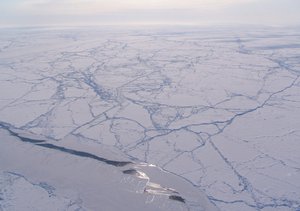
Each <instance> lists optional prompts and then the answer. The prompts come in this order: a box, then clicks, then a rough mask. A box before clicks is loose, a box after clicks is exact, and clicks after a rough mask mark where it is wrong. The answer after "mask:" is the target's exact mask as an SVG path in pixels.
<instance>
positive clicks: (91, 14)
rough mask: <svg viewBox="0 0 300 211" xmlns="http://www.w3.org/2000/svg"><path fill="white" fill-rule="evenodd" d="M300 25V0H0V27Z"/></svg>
mask: <svg viewBox="0 0 300 211" xmlns="http://www.w3.org/2000/svg"><path fill="white" fill-rule="evenodd" d="M123 23H124V24H127V23H131V24H135V23H137V24H156V23H159V24H212V23H213V24H235V23H237V24H264V25H298V24H300V0H0V26H7V25H24V26H25V25H26V26H28V25H48V24H62V25H68V24H72V25H76V24H80V25H93V24H123Z"/></svg>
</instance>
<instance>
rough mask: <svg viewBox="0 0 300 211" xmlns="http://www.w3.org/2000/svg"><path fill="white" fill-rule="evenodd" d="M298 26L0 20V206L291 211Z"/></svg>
mask: <svg viewBox="0 0 300 211" xmlns="http://www.w3.org/2000/svg"><path fill="white" fill-rule="evenodd" d="M299 43H300V28H275V27H273V28H271V27H254V26H248V27H241V28H234V27H219V28H217V27H211V28H209V27H202V28H189V27H177V28H175V27H174V28H172V27H165V28H158V27H157V28H154V27H153V28H151V27H147V28H146V27H145V28H142V27H141V28H130V29H125V28H123V29H121V28H118V27H102V28H101V27H98V28H18V29H17V28H6V29H0V81H1V82H0V210H1V211H13V210H22V211H27V210H28V211H29V210H30V211H31V210H43V211H44V210H49V211H50V210H51V211H52V210H113V211H114V210H126V211H127V210H128V211H129V210H130V211H135V210H136V211H138V210H155V211H156V210H170V211H171V210H172V211H177V210H191V211H201V210H208V211H210V210H221V211H241V210H242V211H254V210H261V211H272V210H278V211H299V210H300V45H299Z"/></svg>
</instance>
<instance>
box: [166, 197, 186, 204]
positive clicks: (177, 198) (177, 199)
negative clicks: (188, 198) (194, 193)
mask: <svg viewBox="0 0 300 211" xmlns="http://www.w3.org/2000/svg"><path fill="white" fill-rule="evenodd" d="M169 199H171V200H174V201H179V202H182V203H185V199H184V198H182V197H181V196H176V195H171V196H169Z"/></svg>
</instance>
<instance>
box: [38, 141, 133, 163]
mask: <svg viewBox="0 0 300 211" xmlns="http://www.w3.org/2000/svg"><path fill="white" fill-rule="evenodd" d="M36 145H37V146H41V147H45V148H49V149H55V150H58V151H61V152H66V153H69V154H72V155H76V156H79V157H86V158H91V159H94V160H97V161H100V162H103V163H106V164H108V165H112V166H116V167H121V166H126V165H128V164H132V162H128V161H114V160H108V159H105V158H102V157H99V156H97V155H93V154H91V153H88V152H83V151H77V150H73V149H68V148H65V147H60V146H56V145H53V144H47V143H44V144H43V143H42V144H36Z"/></svg>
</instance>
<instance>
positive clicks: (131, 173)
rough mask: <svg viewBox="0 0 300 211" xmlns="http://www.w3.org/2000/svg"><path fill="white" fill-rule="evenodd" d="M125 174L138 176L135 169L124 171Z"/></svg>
mask: <svg viewBox="0 0 300 211" xmlns="http://www.w3.org/2000/svg"><path fill="white" fill-rule="evenodd" d="M123 173H124V174H129V175H136V174H137V173H138V172H137V170H135V169H128V170H124V171H123Z"/></svg>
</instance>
